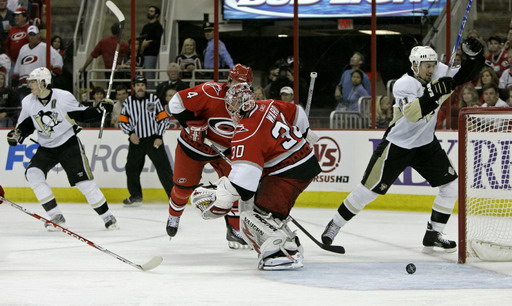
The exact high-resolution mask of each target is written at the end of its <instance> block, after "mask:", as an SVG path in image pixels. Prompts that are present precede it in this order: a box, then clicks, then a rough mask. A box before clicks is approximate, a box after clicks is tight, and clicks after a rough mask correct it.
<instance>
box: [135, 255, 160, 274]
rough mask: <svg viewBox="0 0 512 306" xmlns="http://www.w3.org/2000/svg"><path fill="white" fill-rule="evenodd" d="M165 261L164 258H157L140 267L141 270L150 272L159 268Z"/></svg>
mask: <svg viewBox="0 0 512 306" xmlns="http://www.w3.org/2000/svg"><path fill="white" fill-rule="evenodd" d="M163 260H164V259H163V258H162V256H155V257H153V258H151V259H150V260H149V261H148V262H147V263H145V264H143V265H140V269H141V270H142V271H149V270H153V269H154V268H156V267H158V266H159V265H160V264H161V263H162V261H163Z"/></svg>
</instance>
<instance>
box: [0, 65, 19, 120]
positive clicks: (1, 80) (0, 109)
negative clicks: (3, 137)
mask: <svg viewBox="0 0 512 306" xmlns="http://www.w3.org/2000/svg"><path fill="white" fill-rule="evenodd" d="M6 79H7V76H6V74H5V73H4V72H0V128H6V127H13V126H15V124H16V118H18V116H19V113H20V111H19V110H18V109H14V108H17V107H20V106H21V103H20V101H19V100H18V98H17V95H16V94H15V93H14V91H13V90H12V89H11V88H9V87H8V86H6V84H7V82H6Z"/></svg>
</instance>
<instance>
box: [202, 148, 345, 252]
mask: <svg viewBox="0 0 512 306" xmlns="http://www.w3.org/2000/svg"><path fill="white" fill-rule="evenodd" d="M204 143H205V144H206V145H208V146H210V148H212V149H213V150H214V151H215V152H217V153H218V154H219V156H220V157H221V158H222V159H223V160H225V161H226V162H227V163H228V164H229V165H231V160H230V159H229V158H228V157H227V156H226V155H225V154H224V153H223V152H222V151H221V150H219V148H217V147H216V146H215V145H214V144H213V143H211V141H209V140H208V139H205V141H204ZM288 218H289V219H290V220H292V222H293V224H295V225H296V226H297V227H298V228H299V229H300V230H301V231H302V232H303V233H304V234H306V236H308V237H309V239H311V240H313V242H314V243H315V244H316V245H318V246H319V247H320V248H321V249H324V250H326V251H329V252H334V253H338V254H345V248H344V247H342V246H338V245H327V244H323V243H321V242H320V241H318V240H317V239H316V238H315V237H313V235H311V234H310V233H309V232H308V231H307V230H306V229H305V228H304V227H303V226H302V225H300V223H299V222H298V221H297V220H295V219H294V218H293V217H292V216H291V215H288Z"/></svg>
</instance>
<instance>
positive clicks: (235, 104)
mask: <svg viewBox="0 0 512 306" xmlns="http://www.w3.org/2000/svg"><path fill="white" fill-rule="evenodd" d="M224 101H225V102H226V110H227V111H228V113H229V115H230V116H231V118H232V119H233V121H234V122H235V123H238V122H239V121H240V120H241V119H242V118H243V117H244V116H245V114H247V113H248V112H249V111H251V110H252V109H253V108H254V106H255V105H256V97H255V95H254V93H253V92H252V90H251V86H250V85H249V84H248V83H239V84H236V85H234V86H231V88H230V89H229V90H228V92H227V93H226V97H225V98H224Z"/></svg>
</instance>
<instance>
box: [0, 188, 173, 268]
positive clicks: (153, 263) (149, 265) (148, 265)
mask: <svg viewBox="0 0 512 306" xmlns="http://www.w3.org/2000/svg"><path fill="white" fill-rule="evenodd" d="M0 200H2V201H4V202H6V203H9V204H10V205H11V206H12V207H14V208H16V209H18V210H21V211H22V212H24V213H26V214H27V215H30V216H32V217H34V218H36V219H38V220H39V221H42V222H44V223H50V224H52V225H53V226H54V227H55V228H57V229H59V230H60V231H61V232H63V233H66V234H68V235H69V236H71V237H73V238H75V239H77V240H80V241H81V242H83V243H85V244H87V245H89V246H92V247H93V248H95V249H97V250H100V251H101V252H103V253H105V254H108V255H110V256H112V257H115V258H116V259H118V260H120V261H122V262H124V263H126V264H129V265H130V266H132V267H134V268H137V269H139V270H141V271H149V270H152V269H154V268H156V267H158V266H159V265H160V264H161V263H162V261H163V258H162V257H161V256H155V257H153V258H151V259H150V260H149V261H148V262H146V263H145V264H142V265H139V264H136V263H134V262H132V261H130V260H128V259H126V258H124V257H122V256H119V255H117V254H116V253H114V252H112V251H109V250H107V249H105V248H104V247H102V246H100V245H97V244H96V243H94V242H92V241H90V240H89V239H87V238H84V237H82V236H80V235H78V234H77V233H74V232H72V231H70V230H68V229H67V228H64V227H62V226H60V225H58V224H56V223H53V222H52V221H50V220H48V219H46V218H44V217H41V216H40V215H38V214H36V213H33V212H31V211H29V210H28V209H25V208H24V207H22V206H21V205H18V204H16V203H14V202H12V201H10V200H8V199H6V198H4V197H1V196H0Z"/></svg>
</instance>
